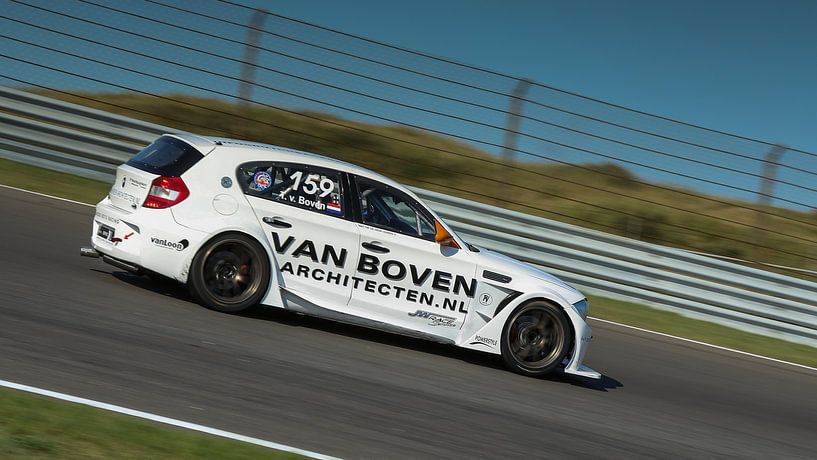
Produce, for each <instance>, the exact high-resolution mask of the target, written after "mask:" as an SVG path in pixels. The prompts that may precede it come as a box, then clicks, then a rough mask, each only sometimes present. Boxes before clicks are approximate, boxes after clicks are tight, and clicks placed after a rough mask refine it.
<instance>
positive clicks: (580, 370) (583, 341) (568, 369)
mask: <svg viewBox="0 0 817 460" xmlns="http://www.w3.org/2000/svg"><path fill="white" fill-rule="evenodd" d="M573 324H574V326H575V327H576V345H575V350H574V351H573V356H572V357H571V358H570V361H569V362H568V363H567V366H565V369H564V372H565V374H572V375H578V376H582V377H588V378H591V379H600V378H601V374H600V373H598V372H596V371H594V370H593V369H590V368H589V367H587V366H585V365H583V364H582V361H583V360H584V355H585V354H586V353H587V349H588V348H589V347H590V340H591V339H592V338H593V330H592V329H590V326H589V325H588V324H587V322H586V321H584V320H582V321H574V322H573Z"/></svg>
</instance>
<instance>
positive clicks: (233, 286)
mask: <svg viewBox="0 0 817 460" xmlns="http://www.w3.org/2000/svg"><path fill="white" fill-rule="evenodd" d="M269 282H270V263H269V260H268V258H267V254H266V251H264V248H263V247H261V245H260V244H258V242H257V241H255V240H253V239H252V238H249V237H247V236H245V235H241V234H226V235H220V236H217V237H216V238H213V239H212V240H211V241H209V242H208V243H207V244H206V245H204V247H202V248H201V250H200V251H199V253H198V254H196V257H195V258H194V259H193V263H192V264H191V266H190V275H189V279H188V283H187V284H188V287H189V289H190V293H191V294H192V295H193V297H194V298H195V299H196V300H197V301H198V302H199V303H201V304H202V305H204V306H205V307H207V308H211V309H213V310H216V311H220V312H225V313H238V312H240V311H244V310H247V309H249V308H251V307H253V306H255V305H257V304H258V302H260V301H261V298H262V297H263V296H264V294H265V293H266V290H267V287H268V286H269Z"/></svg>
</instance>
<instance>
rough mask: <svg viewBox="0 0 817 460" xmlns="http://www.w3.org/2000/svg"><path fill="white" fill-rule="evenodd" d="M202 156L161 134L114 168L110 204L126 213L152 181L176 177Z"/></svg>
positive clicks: (142, 199)
mask: <svg viewBox="0 0 817 460" xmlns="http://www.w3.org/2000/svg"><path fill="white" fill-rule="evenodd" d="M202 158H204V155H202V153H201V152H200V151H199V150H198V149H196V148H195V147H193V146H192V145H190V144H188V143H187V142H185V141H183V140H180V139H177V138H176V137H173V136H167V135H166V136H162V137H160V138H159V139H157V140H155V141H154V142H153V143H152V144H150V145H149V146H147V147H145V148H144V149H143V150H142V151H141V152H139V153H138V154H136V156H134V157H133V158H131V159H130V160H129V161H128V162H127V163H125V164H124V165H122V166H119V167H118V168H117V169H116V180H115V182H114V183H113V186H112V187H111V191H110V193H109V196H110V199H111V204H112V205H114V206H116V207H117V208H119V209H122V210H124V211H127V212H133V211H134V210H135V209H137V208H138V207H139V206H141V205H142V204H143V203H144V202H145V199H146V198H147V196H148V194H149V193H150V190H151V187H152V185H153V182H154V181H155V180H157V179H159V178H161V177H179V176H181V175H182V174H184V173H185V171H187V170H188V169H190V168H191V167H192V166H193V165H194V164H196V163H197V162H198V161H199V160H201V159H202Z"/></svg>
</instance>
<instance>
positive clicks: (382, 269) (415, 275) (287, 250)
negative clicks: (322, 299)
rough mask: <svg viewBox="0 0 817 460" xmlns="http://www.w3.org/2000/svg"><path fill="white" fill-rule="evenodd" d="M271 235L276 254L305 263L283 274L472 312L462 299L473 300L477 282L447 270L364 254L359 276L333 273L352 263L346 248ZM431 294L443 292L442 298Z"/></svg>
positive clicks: (285, 268)
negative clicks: (378, 277)
mask: <svg viewBox="0 0 817 460" xmlns="http://www.w3.org/2000/svg"><path fill="white" fill-rule="evenodd" d="M271 233H272V243H273V246H274V247H273V249H274V250H275V252H277V253H278V254H283V255H288V256H289V257H291V258H293V259H302V260H303V263H298V262H297V261H296V262H286V263H284V264H283V265H282V266H281V273H288V274H290V275H292V276H299V277H304V278H311V279H314V280H316V281H322V282H326V283H332V284H335V285H338V286H343V287H349V286H351V288H352V289H355V290H356V289H362V290H364V291H366V292H370V293H373V294H378V295H382V296H387V297H393V298H396V299H400V300H404V301H408V302H415V303H419V304H422V305H427V306H430V307H435V308H439V309H441V310H450V311H452V312H457V313H462V314H466V313H468V308H467V305H466V301H465V300H462V298H463V297H465V298H469V299H471V298H474V296H475V295H476V290H477V280H476V279H473V278H466V277H465V276H462V275H455V274H452V273H448V272H446V271H443V270H434V269H432V268H426V267H417V266H416V265H414V264H406V263H404V262H401V261H399V260H394V259H387V260H382V261H381V260H380V259H379V258H378V257H377V256H374V255H372V254H360V256H359V258H358V260H357V264H356V267H355V271H356V273H355V275H358V276H350V275H347V274H343V273H340V272H338V271H333V270H332V267H336V268H338V269H343V268H345V267H346V266H347V264H348V263H350V262H351V261H349V260H348V251H347V250H346V249H344V248H341V249H337V248H335V247H334V246H331V245H324V246H323V247H316V245H315V243H314V242H312V241H311V240H301V241H300V242H299V241H298V240H296V239H295V237H293V236H288V237H286V238H285V239H282V238H281V237H280V236H279V235H278V234H277V233H276V232H271ZM310 263H312V264H320V265H322V266H323V267H320V266H319V267H315V266H310ZM351 263H354V262H351ZM380 275H382V277H383V278H385V279H386V280H388V281H393V282H395V283H397V282H401V281H409V282H410V283H411V284H413V285H414V286H416V287H417V289H411V288H408V287H405V284H406V283H402V284H403V285H402V286H401V285H398V284H392V283H390V282H381V281H378V280H374V279H371V278H372V277H375V276H380ZM429 291H437V292H439V293H441V294H442V298H440V297H437V296H436V295H435V293H434V292H429ZM446 294H453V296H451V297H449V296H446ZM454 296H457V297H459V298H457V297H454Z"/></svg>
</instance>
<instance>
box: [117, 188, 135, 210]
mask: <svg viewBox="0 0 817 460" xmlns="http://www.w3.org/2000/svg"><path fill="white" fill-rule="evenodd" d="M110 195H111V196H112V197H116V198H120V199H122V200H125V201H130V202H131V203H132V205H133V206H136V203H138V202H139V200H138V199H137V198H136V197H135V196H133V195H131V194H130V193H128V192H123V191H122V190H119V189H116V188H115V189H111V192H110Z"/></svg>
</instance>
